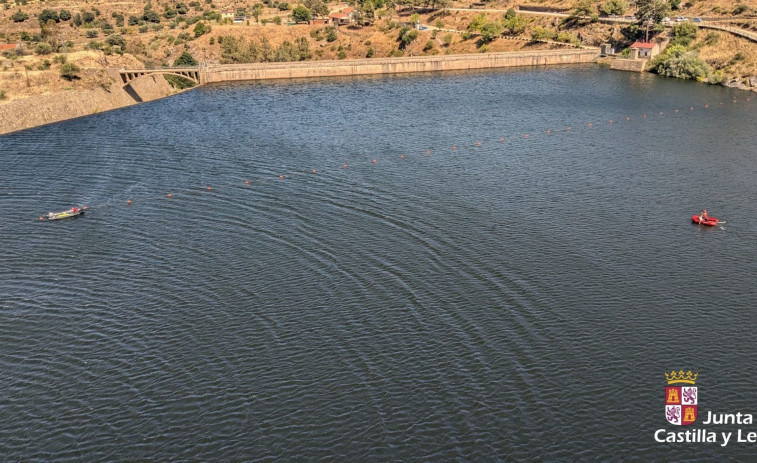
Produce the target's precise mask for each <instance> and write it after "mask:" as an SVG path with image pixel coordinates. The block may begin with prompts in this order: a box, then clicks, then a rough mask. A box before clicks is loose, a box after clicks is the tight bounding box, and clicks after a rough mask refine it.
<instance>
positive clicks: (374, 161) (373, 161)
mask: <svg viewBox="0 0 757 463" xmlns="http://www.w3.org/2000/svg"><path fill="white" fill-rule="evenodd" d="M371 162H372V163H374V164H376V160H375V159H373V160H371ZM313 173H315V172H313Z"/></svg>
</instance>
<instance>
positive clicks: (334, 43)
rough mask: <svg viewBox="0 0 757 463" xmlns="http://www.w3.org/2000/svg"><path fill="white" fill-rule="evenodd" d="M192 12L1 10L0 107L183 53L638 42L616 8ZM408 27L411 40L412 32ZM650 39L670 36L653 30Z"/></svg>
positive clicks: (278, 55)
mask: <svg viewBox="0 0 757 463" xmlns="http://www.w3.org/2000/svg"><path fill="white" fill-rule="evenodd" d="M201 1H202V3H201V2H200V1H197V0H196V1H192V2H187V3H184V2H174V1H166V2H160V3H152V2H149V1H148V2H145V1H120V2H105V1H102V0H95V1H87V2H77V1H72V0H48V1H44V2H40V1H29V0H15V3H11V2H10V0H0V31H1V32H0V51H1V52H2V57H0V104H2V103H3V102H8V101H11V100H14V99H21V98H27V97H30V96H33V95H41V94H46V93H55V92H59V91H65V90H76V89H92V88H97V87H102V88H106V89H107V88H108V87H109V86H110V85H112V80H111V77H110V76H109V75H108V73H107V72H106V71H105V70H106V69H107V68H121V67H142V66H170V65H172V64H173V63H174V61H175V60H176V59H177V58H178V57H179V56H181V55H182V54H183V53H185V52H186V53H188V54H189V56H191V58H193V59H194V60H196V61H197V62H198V63H200V64H203V63H232V62H255V61H292V60H309V59H345V58H370V57H391V56H419V55H429V54H458V53H476V52H482V53H486V52H495V51H515V50H523V49H526V50H531V49H545V48H553V47H559V46H581V45H588V46H599V45H600V44H602V43H605V42H611V43H613V44H615V45H616V47H617V48H618V49H623V48H624V47H627V46H628V45H630V43H631V42H632V41H633V40H635V39H637V38H639V37H641V36H642V35H643V31H642V30H641V29H640V28H637V29H635V30H631V29H629V27H628V26H629V24H622V23H621V24H618V23H615V24H613V23H605V22H603V21H597V18H599V17H606V16H607V14H606V13H605V11H608V5H611V6H613V5H614V6H615V8H616V10H617V11H615V13H617V14H619V15H620V16H629V15H634V14H635V10H634V9H632V8H631V7H629V6H628V5H629V3H630V2H626V1H625V0H605V2H594V1H589V0H581V1H579V2H576V1H575V0H549V1H548V0H532V1H531V2H529V3H518V2H515V1H509V0H497V1H493V2H487V3H480V2H454V3H453V2H450V1H449V0H438V1H436V2H434V3H425V4H420V3H419V4H416V8H413V4H412V2H411V0H405V1H403V2H402V3H400V2H398V3H395V4H392V3H387V2H386V0H363V1H362V3H354V4H352V5H348V4H346V3H323V2H322V0H306V1H305V2H304V5H298V4H289V3H285V2H279V1H278V0H266V3H261V2H259V1H253V0H237V1H229V0H201ZM672 3H674V4H677V5H678V8H677V9H676V10H671V11H670V12H669V14H670V15H671V16H673V15H675V16H688V17H692V18H693V17H695V16H698V17H703V18H706V19H707V21H708V22H709V21H713V22H717V23H718V24H728V25H730V26H733V27H738V28H742V29H745V30H752V31H755V30H757V19H755V18H757V5H755V3H754V2H740V3H734V2H733V1H731V0H712V1H707V2H703V1H695V0H689V1H687V2H685V1H678V0H672ZM305 6H307V7H309V9H308V10H306V11H307V12H308V13H311V14H313V13H320V15H317V14H314V16H315V18H316V19H325V20H328V15H329V14H334V13H338V12H340V11H345V9H347V8H355V9H356V13H357V16H355V17H353V18H352V19H351V21H350V24H345V25H339V26H334V25H330V24H308V23H307V22H306V21H304V19H307V18H305V17H303V16H302V14H303V9H304V7H305ZM432 7H437V8H435V9H432ZM442 7H443V8H442ZM577 7H584V8H585V11H586V12H587V13H589V14H591V15H592V16H595V18H594V20H591V19H590V18H589V17H588V16H587V17H586V18H585V19H581V18H575V19H566V18H565V17H559V16H547V15H544V16H540V15H536V14H533V10H545V11H562V12H568V13H570V12H575V11H577V10H576V8H577ZM509 9H512V10H511V11H510V13H509V14H507V13H506V12H507V11H508V10H509ZM515 10H523V11H518V12H517V13H516V12H515ZM526 10H532V11H530V12H527V11H526ZM352 14H353V15H354V14H355V13H352ZM235 17H236V18H237V19H235ZM295 18H296V19H298V20H300V22H297V23H295V21H294V20H295ZM314 22H318V21H314ZM414 24H419V25H420V26H421V27H420V30H416V29H414V28H410V27H409V26H413V25H414ZM437 29H439V30H437ZM657 33H659V34H663V35H664V34H666V33H667V32H666V31H665V30H664V29H663V28H658V31H657ZM634 34H635V35H634ZM653 34H654V32H653ZM693 46H694V47H696V52H697V53H698V55H699V57H701V59H703V60H705V61H706V62H707V64H708V65H709V66H710V67H711V69H712V71H719V72H720V74H719V75H720V76H721V77H723V76H725V77H724V79H723V80H726V81H727V80H734V79H736V80H739V79H744V78H747V77H750V76H753V75H757V44H755V43H753V42H750V41H749V40H746V39H742V38H736V37H734V36H732V35H731V34H729V33H726V32H718V31H703V30H702V31H699V33H698V34H697V37H696V38H695V40H694V42H693ZM184 56H185V57H187V55H186V54H185V55H184ZM190 62H191V61H190Z"/></svg>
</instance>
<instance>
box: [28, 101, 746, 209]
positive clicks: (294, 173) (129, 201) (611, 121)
mask: <svg viewBox="0 0 757 463" xmlns="http://www.w3.org/2000/svg"><path fill="white" fill-rule="evenodd" d="M746 100H747V101H750V99H749V98H746ZM741 101H743V100H741ZM733 102H734V103H737V102H738V100H736V99H734V100H733ZM720 105H721V106H722V105H723V101H721V102H720ZM701 106H703V107H704V108H709V106H710V105H709V103H705V104H703V105H701ZM689 109H690V110H691V111H694V110H695V109H696V107H695V106H690V107H689ZM669 112H671V113H676V114H678V113H680V108H675V109H671V110H670V111H669ZM659 114H660V115H663V114H665V113H664V112H663V111H659ZM647 116H648V114H647V113H645V114H642V118H643V119H647ZM625 119H626V121H631V117H630V116H626V117H625ZM616 121H617V119H608V123H609V124H614V123H615V122H616ZM593 126H594V124H593V123H591V122H590V123H587V127H589V128H593ZM572 130H573V127H572V126H567V127H566V128H565V129H558V130H554V131H553V130H552V129H547V130H546V131H542V132H540V131H538V130H537V134H538V133H541V134H544V133H546V134H547V135H551V134H552V133H553V132H555V133H559V132H562V133H566V132H571V131H572ZM521 136H522V138H520V137H521ZM530 136H531V134H529V133H523V134H522V135H518V134H517V133H514V134H512V135H509V136H501V137H498V138H499V141H500V142H505V141H506V139H509V140H517V139H518V138H520V139H521V140H522V139H529V138H530ZM537 136H538V135H537ZM468 146H470V145H468ZM475 146H477V147H481V146H483V140H478V141H476V143H475ZM457 148H458V147H457V145H452V150H453V151H456V150H457ZM426 154H427V155H430V154H431V149H430V148H428V149H426ZM409 155H412V153H411V154H409ZM399 158H400V159H405V158H406V155H405V154H404V153H403V154H400V156H399ZM369 159H370V160H371V163H372V164H377V163H378V159H377V158H369ZM347 167H348V165H347V164H346V163H344V164H343V165H342V168H343V169H347ZM330 170H336V167H334V168H331V169H329V168H325V169H324V170H322V172H329V171H330ZM306 172H307V171H292V172H286V173H283V174H279V175H278V179H279V180H284V177H290V178H295V177H296V176H298V175H302V174H304V173H306ZM317 172H318V170H316V169H312V170H310V173H313V174H315V173H317ZM273 179H274V177H273V176H261V177H260V178H255V179H252V181H251V180H250V179H246V180H244V185H246V186H249V185H250V184H252V183H254V182H262V181H266V180H273ZM237 182H239V180H237ZM234 184H236V185H238V183H234ZM216 186H219V185H216ZM220 186H221V187H223V186H224V185H223V184H222V185H220ZM204 189H205V190H206V191H212V189H213V188H212V187H211V186H206V187H204ZM197 191H198V189H197V187H196V186H195V187H194V188H188V189H185V190H180V191H177V193H179V194H180V196H181V193H182V192H184V193H189V194H192V193H193V192H195V193H196V192H197ZM174 194H176V193H167V194H166V196H167V197H168V198H173V195H174ZM122 201H123V200H122ZM132 203H133V200H132V199H131V198H129V199H127V200H126V204H127V205H129V206H130V205H132ZM115 204H117V203H107V202H106V203H102V204H98V205H97V207H105V206H111V205H115ZM120 204H123V203H120ZM82 210H87V206H82ZM39 219H40V220H44V216H42V217H40V218H39Z"/></svg>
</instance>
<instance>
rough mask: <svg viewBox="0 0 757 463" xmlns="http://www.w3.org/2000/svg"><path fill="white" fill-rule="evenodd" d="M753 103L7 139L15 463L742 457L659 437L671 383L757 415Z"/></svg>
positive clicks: (8, 343) (397, 96) (589, 82)
mask: <svg viewBox="0 0 757 463" xmlns="http://www.w3.org/2000/svg"><path fill="white" fill-rule="evenodd" d="M750 95H752V94H748V93H744V92H736V91H731V90H728V89H723V88H718V87H708V86H704V85H698V84H692V83H687V82H680V81H674V80H666V79H661V78H656V77H654V76H650V75H635V74H631V73H620V72H610V71H607V70H604V69H600V68H597V67H593V66H588V67H584V66H576V67H556V68H538V69H518V70H507V71H496V72H476V73H459V74H455V73H452V74H439V75H432V74H429V75H414V76H394V77H376V78H363V79H345V80H313V81H298V82H276V83H250V84H243V85H220V86H212V87H206V88H201V89H198V90H196V91H192V92H189V93H185V94H182V95H179V96H176V97H173V98H169V99H165V100H161V101H157V102H153V103H149V104H144V105H140V106H137V107H132V108H127V109H123V110H118V111H113V112H109V113H105V114H100V115H96V116H91V117H87V118H83V119H77V120H73V121H69V122H66V123H61V124H55V125H51V126H47V127H41V128H38V129H34V130H29V131H25V132H22V133H17V134H13V135H9V136H4V137H2V138H0V212H1V214H0V246H2V249H3V255H2V257H0V455H3V457H2V458H0V459H8V460H11V461H14V460H32V461H38V460H55V461H67V460H84V461H113V460H135V459H161V460H204V461H214V460H215V461H230V460H264V461H312V460H338V461H365V460H397V461H419V460H423V461H448V460H474V461H496V460H500V461H513V460H586V461H607V460H617V459H637V460H639V461H649V460H678V459H688V458H701V459H703V460H709V459H713V458H715V457H718V456H722V455H727V456H731V457H739V458H742V459H745V458H748V457H749V456H752V455H753V454H754V451H753V450H752V449H751V447H750V446H749V445H748V444H731V445H729V446H728V447H726V448H722V447H720V446H719V445H717V444H715V445H713V444H677V445H672V444H660V443H657V442H655V440H654V432H655V430H657V429H660V428H667V429H670V428H672V426H670V425H668V423H667V422H666V421H665V418H664V413H663V410H664V405H663V404H664V398H663V392H664V391H663V388H664V386H665V385H666V382H665V378H664V376H663V372H665V371H670V370H671V369H676V370H677V369H686V370H688V369H692V370H694V371H699V372H700V377H699V380H698V381H697V385H698V386H699V388H700V389H699V392H700V397H699V411H700V421H701V419H704V415H705V414H706V411H707V410H712V411H719V412H729V413H735V412H737V411H740V412H742V413H755V414H757V388H755V387H754V384H755V380H757V363H755V362H754V361H753V355H754V351H755V347H757V342H755V333H756V332H757V316H756V315H755V314H754V310H755V306H756V305H757V293H756V292H755V280H756V278H755V277H756V276H757V268H756V266H757V264H755V262H757V246H755V245H756V244H757V240H756V239H755V237H756V234H757V213H756V212H755V198H756V196H757V182H755V181H754V179H755V177H756V176H757V158H756V157H755V155H756V151H755V148H754V147H755V142H757V135H756V133H755V130H754V121H755V120H756V119H755V118H756V116H757V109H756V108H757V101H755V99H754V98H750V99H747V97H749V96H750ZM721 102H722V104H721ZM645 115H646V117H645ZM611 121H612V122H611ZM479 142H480V145H479ZM453 147H454V148H453ZM374 161H375V162H374ZM279 176H283V177H282V178H279ZM246 181H247V182H248V184H246V183H245V182H246ZM208 187H210V188H211V189H210V190H208ZM169 193H170V194H171V195H172V197H171V198H169V197H168V196H167V195H168V194H169ZM127 200H132V204H131V205H127ZM75 204H79V205H87V206H88V208H89V210H88V211H87V213H86V214H85V215H84V216H83V217H81V218H76V219H71V220H67V221H59V222H40V221H38V220H37V218H38V216H40V215H42V214H44V213H46V212H48V211H55V210H63V209H66V208H68V207H70V206H71V205H75ZM703 207H706V208H708V209H709V210H710V213H711V214H712V215H714V216H717V217H721V218H722V219H725V220H726V221H727V223H726V224H725V225H724V226H722V227H716V228H708V229H704V228H701V227H698V226H695V225H692V224H691V223H690V221H691V219H690V217H691V215H692V214H694V213H696V212H698V211H699V210H700V209H701V208H703ZM694 427H698V428H707V426H704V425H701V424H699V423H697V425H695V426H694ZM733 429H735V428H734V427H728V426H720V427H717V426H716V427H715V429H713V430H715V431H723V430H733ZM744 429H746V430H749V431H755V430H757V429H754V428H753V427H752V426H746V427H744Z"/></svg>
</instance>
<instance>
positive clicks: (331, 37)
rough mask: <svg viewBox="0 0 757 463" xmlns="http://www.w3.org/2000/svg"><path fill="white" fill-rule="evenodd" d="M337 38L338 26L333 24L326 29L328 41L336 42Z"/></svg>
mask: <svg viewBox="0 0 757 463" xmlns="http://www.w3.org/2000/svg"><path fill="white" fill-rule="evenodd" d="M337 38H338V37H337V35H336V27H334V26H331V27H329V28H327V30H326V41H327V42H335V41H336V39H337Z"/></svg>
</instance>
